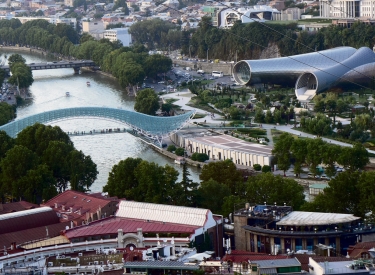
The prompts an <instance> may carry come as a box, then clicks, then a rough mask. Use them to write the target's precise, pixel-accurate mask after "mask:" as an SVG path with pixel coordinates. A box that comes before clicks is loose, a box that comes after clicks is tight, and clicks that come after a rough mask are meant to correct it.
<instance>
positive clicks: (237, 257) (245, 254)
mask: <svg viewBox="0 0 375 275" xmlns="http://www.w3.org/2000/svg"><path fill="white" fill-rule="evenodd" d="M288 258H290V257H288V256H286V255H269V254H266V253H256V252H249V251H241V250H232V251H231V254H226V255H225V256H224V257H223V259H222V260H223V261H231V262H234V263H242V262H248V261H249V260H250V261H261V260H277V259H288Z"/></svg>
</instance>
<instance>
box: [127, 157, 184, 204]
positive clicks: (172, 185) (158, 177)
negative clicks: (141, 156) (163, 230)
mask: <svg viewBox="0 0 375 275" xmlns="http://www.w3.org/2000/svg"><path fill="white" fill-rule="evenodd" d="M134 174H135V177H136V178H137V180H138V183H139V188H138V189H137V194H135V198H134V199H135V200H137V201H145V202H151V203H162V204H172V205H176V204H177V201H176V194H179V192H181V185H179V184H176V181H177V178H178V172H177V171H176V169H174V168H173V167H171V166H169V165H165V166H164V167H163V166H159V165H158V164H156V163H154V162H152V163H150V162H147V161H142V162H141V163H140V164H139V165H138V166H137V167H136V169H135V171H134Z"/></svg>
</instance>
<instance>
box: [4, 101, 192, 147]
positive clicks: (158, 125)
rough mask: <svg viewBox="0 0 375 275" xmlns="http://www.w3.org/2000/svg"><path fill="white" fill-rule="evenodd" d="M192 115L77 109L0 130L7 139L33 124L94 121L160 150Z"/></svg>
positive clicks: (37, 116) (42, 115)
mask: <svg viewBox="0 0 375 275" xmlns="http://www.w3.org/2000/svg"><path fill="white" fill-rule="evenodd" d="M193 115H194V111H192V112H185V113H184V114H181V115H178V116H171V117H157V116H149V115H145V114H142V113H137V112H134V111H129V110H122V109H115V108H106V107H77V108H67V109H58V110H53V111H48V112H43V113H39V114H35V115H32V116H28V117H25V118H21V119H18V120H15V121H12V122H10V123H7V124H5V125H2V126H1V127H0V130H3V131H5V132H6V133H7V134H8V135H9V136H11V137H16V136H17V134H18V133H19V132H20V131H22V130H23V129H24V128H26V127H27V126H31V125H34V124H35V123H36V122H39V123H47V122H51V121H57V120H66V119H69V118H76V117H95V118H98V119H110V120H114V121H120V122H122V123H125V124H126V125H128V126H130V127H131V128H132V130H133V131H134V132H136V133H137V134H139V135H140V136H146V137H147V138H149V139H151V140H154V141H155V142H158V143H159V145H160V146H161V145H162V140H163V137H166V136H168V135H169V134H171V133H173V132H176V131H178V130H179V129H181V128H182V127H183V126H184V125H185V124H186V123H187V122H188V121H189V120H190V118H191V117H192V116H193Z"/></svg>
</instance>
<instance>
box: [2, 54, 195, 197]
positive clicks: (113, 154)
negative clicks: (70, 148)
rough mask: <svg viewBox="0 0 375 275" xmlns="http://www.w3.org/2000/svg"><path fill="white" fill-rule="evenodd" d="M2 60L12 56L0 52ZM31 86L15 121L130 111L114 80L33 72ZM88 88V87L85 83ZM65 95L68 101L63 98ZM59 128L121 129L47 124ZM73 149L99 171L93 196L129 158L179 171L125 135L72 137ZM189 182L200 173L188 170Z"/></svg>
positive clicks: (98, 123) (91, 123)
mask: <svg viewBox="0 0 375 275" xmlns="http://www.w3.org/2000/svg"><path fill="white" fill-rule="evenodd" d="M0 53H1V54H2V57H3V58H4V57H5V56H8V57H9V56H10V55H11V54H13V53H15V52H11V51H9V50H6V49H0ZM17 53H19V54H21V55H22V56H23V57H24V58H25V59H26V62H27V63H37V62H45V61H53V60H52V59H50V58H48V57H45V56H43V55H40V54H36V53H32V54H31V53H24V52H17ZM33 76H34V83H33V85H32V86H31V87H30V92H31V96H32V98H33V99H32V100H30V102H29V103H27V104H25V105H24V106H21V107H19V108H18V110H17V119H19V118H24V117H27V116H30V115H33V114H37V113H41V112H45V111H50V110H56V109H63V108H71V107H92V106H94V107H111V108H122V109H126V110H133V106H134V98H132V97H129V96H128V95H127V93H126V92H125V91H124V90H123V89H122V88H121V87H120V86H119V85H118V84H117V81H116V80H115V79H112V78H109V77H106V76H103V75H100V74H97V73H91V72H83V73H82V74H80V75H74V71H73V69H56V70H42V71H33ZM87 81H90V83H91V86H90V87H87V86H86V82H87ZM66 92H69V93H70V97H66V96H65V94H66ZM50 124H51V125H58V126H60V127H61V128H62V129H63V130H64V131H67V132H73V131H86V132H87V131H90V130H92V129H107V128H117V127H119V128H124V124H120V123H118V122H113V121H108V120H103V119H99V118H95V119H87V118H85V119H72V120H65V121H59V122H54V123H50ZM71 140H72V141H73V142H74V146H75V148H76V149H78V150H82V152H83V153H84V154H85V155H90V156H91V158H92V160H93V161H94V162H95V163H96V165H97V169H98V171H99V174H98V178H97V180H96V181H95V182H94V184H93V185H92V186H91V191H92V192H101V191H102V188H103V186H104V185H105V184H106V182H107V179H108V173H109V172H110V171H111V169H112V167H113V165H115V164H117V163H118V162H119V161H120V160H123V159H126V158H128V157H133V158H136V157H139V158H142V159H144V160H147V161H152V162H156V163H157V164H159V165H165V164H170V165H173V166H174V167H175V168H176V170H178V171H179V172H180V178H181V171H182V170H181V167H180V166H177V165H175V164H174V163H173V160H172V159H169V158H167V157H165V156H163V155H160V154H159V153H157V152H155V151H154V150H152V149H151V148H150V147H149V146H148V145H147V144H145V143H144V142H142V141H141V140H139V139H137V138H136V137H134V136H132V135H130V134H128V133H116V134H103V135H94V136H71ZM189 170H190V173H191V178H192V179H193V180H194V181H196V182H199V169H197V168H195V167H190V168H189Z"/></svg>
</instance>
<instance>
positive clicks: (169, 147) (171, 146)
mask: <svg viewBox="0 0 375 275" xmlns="http://www.w3.org/2000/svg"><path fill="white" fill-rule="evenodd" d="M167 151H168V152H174V151H176V146H174V145H173V144H171V145H169V146H168V148H167Z"/></svg>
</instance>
